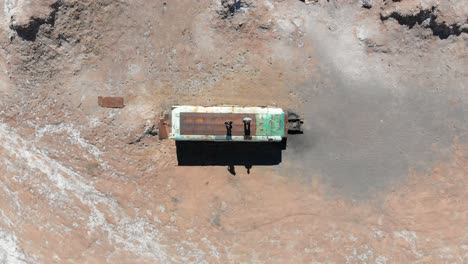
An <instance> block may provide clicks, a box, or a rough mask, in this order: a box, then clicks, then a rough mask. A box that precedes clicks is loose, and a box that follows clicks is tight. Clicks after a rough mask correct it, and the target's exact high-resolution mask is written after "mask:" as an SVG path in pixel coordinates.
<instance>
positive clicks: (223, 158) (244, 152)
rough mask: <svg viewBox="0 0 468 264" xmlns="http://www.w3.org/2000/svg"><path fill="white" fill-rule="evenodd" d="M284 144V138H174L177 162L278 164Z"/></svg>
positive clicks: (184, 164) (249, 165) (195, 163)
mask: <svg viewBox="0 0 468 264" xmlns="http://www.w3.org/2000/svg"><path fill="white" fill-rule="evenodd" d="M284 146H285V142H255V143H252V142H189V141H184V142H181V141H178V142H176V147H177V161H178V165H179V166H234V165H242V166H245V167H246V168H251V167H252V166H258V165H263V166H271V165H278V164H280V163H281V159H282V154H281V151H282V150H283V149H284Z"/></svg>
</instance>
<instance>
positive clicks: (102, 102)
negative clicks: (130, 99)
mask: <svg viewBox="0 0 468 264" xmlns="http://www.w3.org/2000/svg"><path fill="white" fill-rule="evenodd" d="M98 105H99V106H100V107H106V108H123V107H124V106H125V105H124V98H123V97H104V96H98Z"/></svg>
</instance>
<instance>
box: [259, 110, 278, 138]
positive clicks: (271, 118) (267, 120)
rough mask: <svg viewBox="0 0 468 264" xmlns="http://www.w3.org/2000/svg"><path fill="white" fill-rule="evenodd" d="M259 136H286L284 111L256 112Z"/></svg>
mask: <svg viewBox="0 0 468 264" xmlns="http://www.w3.org/2000/svg"><path fill="white" fill-rule="evenodd" d="M255 117H256V119H257V120H256V121H257V122H256V126H257V129H256V135H257V136H281V137H283V136H284V113H282V114H256V115H255Z"/></svg>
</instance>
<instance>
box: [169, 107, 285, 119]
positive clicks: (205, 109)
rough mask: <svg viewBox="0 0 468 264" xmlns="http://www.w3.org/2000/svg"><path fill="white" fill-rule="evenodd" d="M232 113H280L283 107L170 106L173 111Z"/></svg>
mask: <svg viewBox="0 0 468 264" xmlns="http://www.w3.org/2000/svg"><path fill="white" fill-rule="evenodd" d="M187 112H188V113H233V114H282V113H284V111H283V109H281V108H277V107H258V106H235V105H233V106H230V105H229V106H192V105H180V106H174V107H173V108H172V114H173V116H174V113H187Z"/></svg>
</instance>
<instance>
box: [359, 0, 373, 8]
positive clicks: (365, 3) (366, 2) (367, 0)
mask: <svg viewBox="0 0 468 264" xmlns="http://www.w3.org/2000/svg"><path fill="white" fill-rule="evenodd" d="M361 4H362V7H364V8H367V9H369V8H372V5H373V3H372V0H361Z"/></svg>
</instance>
